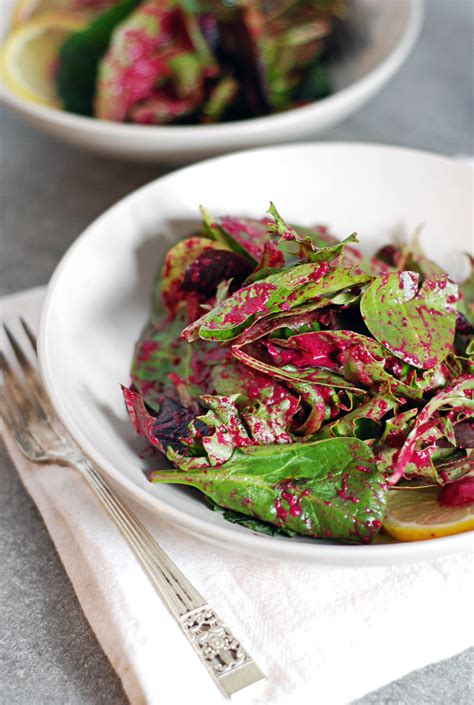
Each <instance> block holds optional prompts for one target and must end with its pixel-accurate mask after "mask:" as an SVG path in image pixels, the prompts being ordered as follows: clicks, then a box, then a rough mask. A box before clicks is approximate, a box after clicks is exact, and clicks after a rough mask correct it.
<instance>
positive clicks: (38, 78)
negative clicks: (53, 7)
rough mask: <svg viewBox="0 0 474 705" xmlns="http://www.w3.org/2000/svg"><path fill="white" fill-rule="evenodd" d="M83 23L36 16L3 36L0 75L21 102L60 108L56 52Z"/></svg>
mask: <svg viewBox="0 0 474 705" xmlns="http://www.w3.org/2000/svg"><path fill="white" fill-rule="evenodd" d="M84 25H85V20H84V18H83V17H82V18H81V17H78V16H77V15H73V14H69V13H64V12H49V13H45V14H43V15H38V16H37V17H34V18H33V19H32V20H29V21H28V22H25V23H24V24H21V25H19V26H18V27H16V28H15V29H14V30H13V31H11V32H10V34H9V35H8V36H7V38H6V40H5V43H4V45H3V49H2V55H1V73H2V78H3V81H4V83H5V85H6V86H7V87H8V88H9V89H10V91H11V92H12V93H14V94H15V95H17V96H18V97H20V98H23V99H25V100H29V101H32V102H34V103H39V104H41V105H49V106H51V107H56V108H58V107H60V102H59V99H58V96H57V94H56V86H55V80H54V73H55V69H56V63H57V59H58V53H59V49H60V47H61V46H62V44H63V43H64V41H65V40H66V38H67V37H68V36H69V35H70V34H71V33H72V32H77V31H78V30H80V29H82V28H83V27H84Z"/></svg>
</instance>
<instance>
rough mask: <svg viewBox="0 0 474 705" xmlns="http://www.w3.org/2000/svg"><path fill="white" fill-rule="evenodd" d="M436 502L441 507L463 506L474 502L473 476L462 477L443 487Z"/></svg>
mask: <svg viewBox="0 0 474 705" xmlns="http://www.w3.org/2000/svg"><path fill="white" fill-rule="evenodd" d="M438 502H439V503H440V504H441V506H442V507H465V506H467V505H468V504H474V477H463V478H461V479H460V480H456V482H451V483H450V484H449V485H446V486H445V487H443V489H442V490H441V492H440V495H439V497H438Z"/></svg>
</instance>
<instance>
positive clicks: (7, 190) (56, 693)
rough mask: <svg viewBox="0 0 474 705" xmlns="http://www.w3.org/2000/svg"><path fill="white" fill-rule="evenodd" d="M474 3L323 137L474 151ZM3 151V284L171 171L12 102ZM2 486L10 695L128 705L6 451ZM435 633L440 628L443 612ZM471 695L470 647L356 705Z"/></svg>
mask: <svg viewBox="0 0 474 705" xmlns="http://www.w3.org/2000/svg"><path fill="white" fill-rule="evenodd" d="M381 1H383V0H381ZM473 12H474V4H473V2H472V0H427V14H426V21H425V25H424V29H423V33H422V36H421V38H420V41H419V44H418V45H417V47H416V49H415V51H414V52H413V54H412V55H411V57H410V58H409V60H408V61H407V63H406V64H405V66H404V67H403V68H402V69H401V71H400V72H399V74H398V75H397V76H396V77H395V78H394V79H393V80H392V81H391V83H390V84H389V85H388V86H387V87H386V88H385V89H384V90H383V91H382V92H381V93H380V94H379V95H378V96H377V97H376V98H374V99H373V100H372V101H371V103H370V104H369V105H367V106H366V107H365V108H364V109H362V110H361V111H360V112H359V113H358V114H357V115H355V116H353V117H352V118H350V119H349V120H347V121H345V122H344V123H343V124H341V125H340V126H338V127H337V128H335V129H333V130H330V131H328V132H326V133H325V134H324V135H322V136H321V139H325V140H330V139H338V140H364V141H372V142H386V143H390V144H399V145H406V146H411V147H418V148H422V149H429V150H433V151H436V152H440V153H443V154H448V155H453V154H472V153H473V152H474V149H473V135H472V124H473V94H472V80H473V75H472V63H471V59H472V48H473V46H472V45H473ZM0 160H1V171H0V293H7V292H13V291H18V290H20V289H22V288H26V287H30V286H35V285H37V284H43V283H46V282H47V280H48V278H49V277H50V275H51V273H52V271H53V269H54V267H55V265H56V264H57V262H58V260H59V258H60V257H61V255H62V254H63V252H65V250H66V249H67V247H68V246H69V245H70V243H71V242H72V241H73V240H74V239H75V237H76V236H77V235H78V234H79V233H80V232H81V230H82V229H83V228H84V227H85V226H86V225H87V224H88V223H89V222H90V221H91V220H92V219H93V218H95V217H96V216H97V215H99V213H100V212H101V211H102V210H104V208H106V207H107V206H109V205H110V204H112V203H113V202H114V201H116V200H117V199H118V198H120V197H122V196H123V195H125V194H126V193H128V192H129V191H130V190H132V189H134V188H136V187H138V186H140V185H141V184H144V183H146V182H147V181H149V180H150V179H152V178H154V177H156V176H158V175H159V174H160V173H162V171H160V169H159V168H154V167H152V166H138V165H131V164H127V163H124V162H118V161H113V160H107V159H104V158H100V157H94V156H91V155H89V154H87V153H85V152H81V151H79V150H76V149H73V148H69V147H66V146H64V145H62V144H60V143H57V142H55V141H53V140H51V139H49V138H48V137H45V136H44V135H42V134H40V133H38V132H36V131H34V130H33V129H31V128H30V127H28V126H26V125H23V124H22V123H20V122H19V121H18V120H17V119H16V118H15V117H14V116H13V115H11V114H10V113H8V112H6V111H3V110H2V111H0ZM0 483H1V484H0V487H1V491H0V522H1V537H2V538H1V541H0V610H1V622H2V626H1V632H0V705H125V703H126V700H125V696H124V695H123V692H122V689H121V686H120V683H119V682H118V679H117V677H116V676H115V673H114V671H113V670H112V668H111V666H110V664H109V663H108V661H107V659H106V657H105V656H104V654H103V653H102V651H101V649H100V647H99V645H98V644H97V642H96V640H95V637H94V634H93V633H92V631H91V630H90V628H89V626H88V624H87V622H86V620H85V618H84V616H83V614H82V613H81V610H80V608H79V606H78V604H77V602H76V600H75V597H74V592H73V589H72V587H71V585H70V583H69V581H68V578H67V577H66V575H65V574H64V571H63V569H62V566H61V562H60V560H59V558H58V556H57V554H56V553H55V550H54V547H53V545H52V543H51V540H50V538H49V536H48V534H47V532H46V530H45V528H44V526H43V523H42V521H41V518H40V516H39V514H38V512H37V510H36V508H35V506H34V505H33V504H32V502H31V500H30V499H29V497H28V495H27V493H26V492H25V490H24V489H23V487H22V486H21V484H20V481H19V479H18V477H17V475H16V472H15V470H14V468H13V467H12V465H11V463H10V461H9V459H8V457H7V456H6V454H5V452H4V451H3V450H2V449H1V447H0ZM445 607H446V606H444V605H443V606H440V608H445ZM448 607H449V606H448ZM453 628H455V625H454V626H453ZM387 638H388V639H389V638H390V635H387ZM407 638H409V630H407ZM433 638H442V634H437V632H436V615H433ZM375 648H383V644H380V645H376V646H375ZM472 702H474V650H472V649H471V650H469V651H466V652H464V653H462V654H460V655H458V656H456V657H454V658H452V659H448V660H447V661H443V662H442V663H437V664H432V665H431V666H429V667H427V668H425V669H422V670H420V671H417V672H415V673H412V674H409V675H407V676H406V677H405V678H403V679H401V680H399V681H397V682H395V683H391V684H388V685H387V686H386V687H384V688H382V689H380V690H378V691H376V692H374V693H371V694H369V695H367V696H365V697H364V698H362V699H361V700H358V701H357V705H469V704H470V703H472ZM163 705H174V703H169V704H168V703H166V704H163ZM318 705H324V703H319V704H318ZM354 705H356V704H355V703H354Z"/></svg>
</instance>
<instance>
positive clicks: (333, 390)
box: [123, 204, 474, 543]
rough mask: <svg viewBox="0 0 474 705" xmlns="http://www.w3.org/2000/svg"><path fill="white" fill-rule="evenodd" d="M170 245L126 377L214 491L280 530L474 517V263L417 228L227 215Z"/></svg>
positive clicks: (339, 531)
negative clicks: (372, 240) (403, 235)
mask: <svg viewBox="0 0 474 705" xmlns="http://www.w3.org/2000/svg"><path fill="white" fill-rule="evenodd" d="M201 210H202V225H201V227H200V228H199V230H198V231H197V232H195V233H191V234H190V235H189V237H187V238H186V239H184V240H182V241H181V242H178V243H177V244H176V245H174V246H173V247H172V248H171V249H170V250H169V252H168V254H167V256H166V260H165V263H164V266H163V269H162V271H161V272H160V273H159V276H158V277H157V280H156V284H155V287H154V291H153V296H152V310H151V316H150V320H149V323H148V324H147V326H146V328H145V330H144V332H143V335H142V336H141V338H140V340H139V341H138V342H137V344H136V349H135V353H134V357H133V361H132V365H131V379H132V384H131V386H130V387H129V388H126V387H124V388H123V393H124V398H125V402H126V406H127V409H128V412H129V415H130V418H131V420H132V422H133V424H134V426H135V429H136V431H137V432H138V434H140V435H141V436H143V437H145V438H146V439H147V441H148V443H149V444H151V446H153V447H154V448H155V449H157V450H158V451H161V453H163V454H165V456H166V458H167V459H168V460H169V461H170V463H171V465H172V467H171V468H165V467H163V466H164V465H165V463H163V462H159V461H157V465H159V466H160V467H159V468H158V469H156V470H154V471H153V472H151V474H150V475H149V480H150V482H153V483H174V484H180V485H189V486H192V487H194V488H197V489H198V490H199V491H200V492H201V493H202V495H203V496H204V497H205V498H206V501H207V502H208V504H209V507H210V509H213V510H216V511H224V517H225V518H226V519H228V520H229V521H231V522H236V523H240V524H242V525H243V526H245V527H248V528H250V529H252V530H254V531H260V532H263V533H266V534H278V533H283V534H285V535H288V536H294V535H296V534H298V535H304V536H308V537H313V538H318V539H320V538H322V539H330V540H333V541H342V542H349V543H368V542H370V541H372V540H373V539H374V537H375V536H376V535H377V534H379V533H380V532H382V533H384V534H389V535H391V536H392V537H394V538H396V539H401V540H415V539H426V538H431V537H436V536H443V535H446V534H450V533H458V532H460V531H466V530H470V529H474V463H473V459H474V456H473V452H472V448H473V447H474V425H473V409H474V399H473V390H474V375H473V359H472V358H473V353H474V336H473V334H474V327H473V314H474V279H473V278H472V277H471V278H470V279H469V280H467V281H465V282H463V283H462V284H460V285H457V284H455V283H454V282H453V281H451V280H450V279H449V277H448V276H447V274H446V273H445V272H444V271H443V270H442V269H441V268H440V267H439V266H438V265H437V264H435V263H434V262H432V261H430V260H429V259H428V258H427V257H426V255H425V254H424V253H423V252H422V250H421V248H420V246H419V244H418V243H417V241H416V240H415V241H414V242H413V243H412V244H411V245H410V246H408V245H392V244H390V245H387V246H385V247H382V248H381V249H380V250H379V251H378V252H376V253H375V256H374V257H371V258H368V257H365V256H363V254H362V253H361V251H360V249H359V247H358V241H357V237H356V235H355V234H352V235H349V237H346V238H345V239H344V240H341V241H340V240H338V239H337V238H336V237H335V236H333V235H332V234H331V233H330V232H329V231H328V229H327V228H326V227H321V226H318V227H314V228H308V227H298V226H292V225H290V224H288V223H287V222H285V220H284V219H283V218H282V217H281V215H280V214H279V212H278V211H277V209H276V208H275V206H274V205H273V204H271V206H270V209H269V211H268V213H267V216H266V217H264V218H262V219H260V220H258V219H252V218H244V217H234V216H224V217H219V218H217V217H214V216H212V215H211V214H210V213H208V212H207V211H206V210H205V209H204V208H202V209H201Z"/></svg>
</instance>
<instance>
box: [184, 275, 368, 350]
mask: <svg viewBox="0 0 474 705" xmlns="http://www.w3.org/2000/svg"><path fill="white" fill-rule="evenodd" d="M369 280H370V277H369V276H368V275H366V274H362V273H360V272H358V271H357V270H351V269H340V268H331V267H330V266H329V265H328V263H327V262H322V263H321V264H317V263H309V264H302V265H299V266H296V267H291V268H290V269H289V270H287V271H283V272H282V273H279V274H273V275H270V276H269V277H266V279H263V280H261V281H258V282H256V283H255V284H250V285H249V286H245V287H243V288H242V289H239V290H238V291H237V292H235V294H233V296H231V297H229V298H228V299H226V301H224V302H222V303H221V304H219V305H218V306H215V307H214V309H212V311H210V312H209V313H208V314H205V315H204V316H202V317H201V319H200V320H199V321H197V322H196V323H195V324H193V325H192V326H189V327H188V328H187V329H186V330H185V331H183V337H184V338H185V339H186V340H195V339H196V338H197V337H201V338H203V339H204V340H217V341H224V340H232V339H233V338H236V337H237V336H238V335H240V334H241V333H242V332H243V331H244V330H246V329H247V328H248V327H249V326H250V325H252V324H253V323H255V322H256V321H258V320H260V319H261V318H264V317H266V316H269V315H270V314H273V313H280V312H284V311H291V310H292V309H293V308H296V307H297V306H301V305H303V304H305V303H306V302H308V301H310V300H311V299H315V298H317V297H321V296H325V297H327V296H329V295H331V294H335V293H337V292H338V291H341V290H342V289H347V288H350V287H353V286H357V285H359V284H363V283H365V282H367V281H369Z"/></svg>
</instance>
